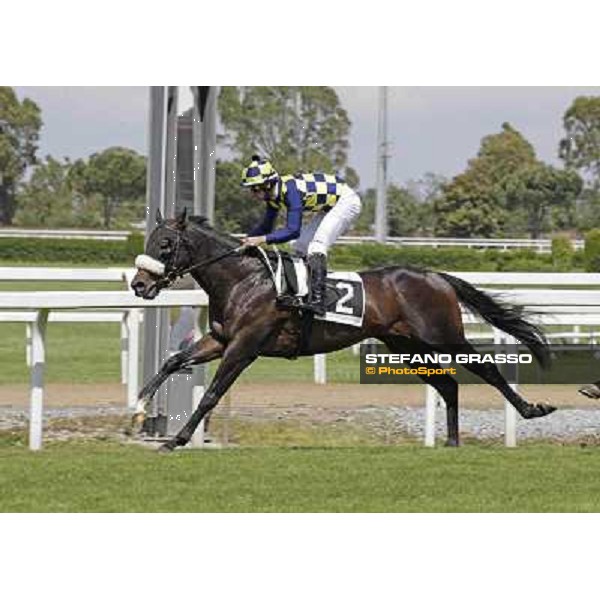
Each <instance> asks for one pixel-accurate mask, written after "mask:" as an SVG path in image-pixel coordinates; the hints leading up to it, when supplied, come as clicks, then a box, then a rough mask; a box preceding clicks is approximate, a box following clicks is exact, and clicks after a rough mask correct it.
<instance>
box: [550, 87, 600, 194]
mask: <svg viewBox="0 0 600 600" xmlns="http://www.w3.org/2000/svg"><path fill="white" fill-rule="evenodd" d="M563 125H564V128H565V137H564V138H563V139H562V140H560V145H559V155H560V157H561V158H562V159H563V160H564V161H565V164H566V166H567V167H571V168H574V169H578V170H580V171H581V172H582V173H584V174H585V175H586V176H587V177H588V178H589V180H590V184H591V187H592V188H593V189H596V190H598V189H600V97H598V96H591V97H585V96H580V97H579V98H576V99H575V100H574V101H573V104H571V106H570V107H569V108H568V109H567V111H566V112H565V115H564V117H563Z"/></svg>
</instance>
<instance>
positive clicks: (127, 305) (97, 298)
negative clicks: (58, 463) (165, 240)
mask: <svg viewBox="0 0 600 600" xmlns="http://www.w3.org/2000/svg"><path fill="white" fill-rule="evenodd" d="M207 305H208V297H207V295H206V293H205V292H204V291H202V290H166V291H163V292H162V293H161V294H160V296H158V297H157V298H155V299H154V300H143V299H142V298H137V297H136V296H134V295H133V293H132V292H125V291H123V292H92V291H86V292H2V293H0V311H1V310H6V311H17V312H15V314H19V315H23V314H25V313H30V314H31V321H30V324H31V351H30V360H31V389H30V406H29V414H30V421H29V447H30V449H32V450H39V449H40V448H41V447H42V413H43V401H44V371H45V363H46V360H45V356H46V344H45V339H46V325H47V323H48V320H49V316H50V314H52V312H51V311H55V310H74V309H107V308H119V309H122V310H125V311H126V312H127V317H126V325H127V329H128V339H129V353H128V382H127V383H128V389H129V392H128V403H129V405H130V406H131V404H132V392H133V393H134V394H135V393H137V389H138V386H139V372H138V371H139V352H140V343H139V340H140V331H139V325H140V313H141V311H142V309H144V308H160V307H164V308H167V307H173V306H207ZM0 314H2V313H0ZM8 314H10V313H8ZM19 320H21V319H20V318H19ZM133 398H135V395H134V396H133Z"/></svg>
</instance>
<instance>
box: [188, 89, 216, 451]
mask: <svg viewBox="0 0 600 600" xmlns="http://www.w3.org/2000/svg"><path fill="white" fill-rule="evenodd" d="M191 89H192V95H193V98H194V106H193V110H192V115H193V126H192V137H193V142H194V156H193V160H194V214H195V215H202V216H204V217H206V218H207V219H208V220H209V221H210V222H211V223H212V222H214V215H215V178H216V177H215V176H216V161H217V156H216V150H217V98H218V95H219V87H217V86H193V87H192V88H191ZM198 328H199V332H198V333H199V334H200V335H202V334H204V333H205V332H206V330H207V328H208V309H207V308H201V309H200V315H199V318H198ZM192 380H193V392H192V398H193V407H194V410H195V408H196V406H197V405H198V403H199V402H200V401H201V400H202V397H203V396H204V392H205V391H206V388H207V386H208V368H207V367H206V366H205V365H199V366H197V367H194V369H193V374H192ZM204 428H205V423H204V420H202V422H201V423H200V425H198V428H197V429H196V433H195V434H194V436H193V437H192V440H191V441H190V442H191V445H192V446H193V447H201V446H203V444H204V433H205V431H204Z"/></svg>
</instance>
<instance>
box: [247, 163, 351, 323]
mask: <svg viewBox="0 0 600 600" xmlns="http://www.w3.org/2000/svg"><path fill="white" fill-rule="evenodd" d="M242 186H243V187H246V188H248V189H249V190H250V191H251V192H252V195H253V196H254V197H255V198H257V199H259V200H262V201H264V202H265V203H266V211H265V215H264V218H263V220H262V222H261V223H260V224H259V225H257V226H256V227H255V228H254V229H252V230H251V231H250V232H249V233H248V235H247V237H245V238H244V239H243V244H244V245H246V246H258V245H259V244H263V243H266V244H279V243H284V242H289V241H292V240H295V242H294V244H293V246H294V251H295V253H296V254H297V255H298V256H307V257H308V260H307V263H308V270H309V273H310V286H309V289H310V292H309V298H308V304H307V305H306V306H303V308H305V309H308V310H310V311H312V312H314V313H315V314H317V315H320V316H323V315H324V314H325V278H326V276H327V251H328V250H329V248H330V246H331V245H332V244H333V243H334V242H335V240H336V239H337V238H338V237H339V236H340V235H341V234H343V233H345V232H346V231H348V229H350V227H351V226H352V224H353V223H354V221H355V220H356V218H357V217H358V215H359V214H360V211H361V200H360V198H359V196H358V194H357V193H356V192H355V191H354V190H352V189H351V188H350V186H348V185H347V184H346V183H345V182H344V180H343V179H341V178H340V177H338V176H337V175H326V174H324V173H298V174H296V175H283V176H280V175H279V173H277V171H276V170H275V169H274V168H273V165H271V163H270V162H268V161H267V160H265V159H261V158H260V157H259V156H253V157H252V162H251V163H250V164H249V165H248V167H246V168H245V169H244V170H243V171H242ZM284 207H285V209H286V210H287V222H286V226H285V227H284V228H281V229H277V230H275V231H273V226H274V224H275V219H276V217H277V215H278V213H279V210H280V209H282V208H284ZM304 212H312V213H315V215H314V217H313V218H312V220H311V221H310V222H309V223H307V224H306V225H305V226H304V227H303V226H302V215H303V213H304Z"/></svg>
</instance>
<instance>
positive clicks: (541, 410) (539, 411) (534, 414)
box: [521, 404, 556, 419]
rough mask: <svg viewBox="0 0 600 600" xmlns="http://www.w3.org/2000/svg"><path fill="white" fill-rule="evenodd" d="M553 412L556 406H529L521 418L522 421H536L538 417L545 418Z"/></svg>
mask: <svg viewBox="0 0 600 600" xmlns="http://www.w3.org/2000/svg"><path fill="white" fill-rule="evenodd" d="M555 410H556V406H551V405H550V404H530V405H529V406H528V407H527V408H526V409H525V411H524V412H523V414H522V415H521V416H522V417H523V418H524V419H537V418H539V417H545V416H546V415H549V414H551V413H553V412H554V411H555Z"/></svg>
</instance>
